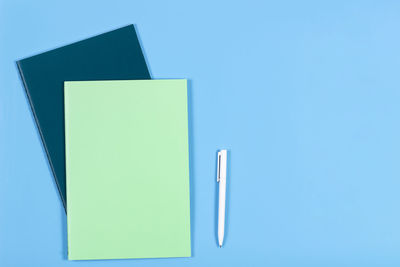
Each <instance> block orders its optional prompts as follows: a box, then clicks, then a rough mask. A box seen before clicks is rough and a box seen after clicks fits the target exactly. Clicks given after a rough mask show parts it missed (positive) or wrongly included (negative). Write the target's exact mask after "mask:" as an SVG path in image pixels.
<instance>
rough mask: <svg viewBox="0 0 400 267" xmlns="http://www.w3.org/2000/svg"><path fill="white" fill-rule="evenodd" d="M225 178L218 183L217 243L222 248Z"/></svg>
mask: <svg viewBox="0 0 400 267" xmlns="http://www.w3.org/2000/svg"><path fill="white" fill-rule="evenodd" d="M225 200H226V178H225V177H224V179H221V180H220V182H219V207H218V243H219V245H220V246H222V243H223V240H224V231H225V230H224V229H225Z"/></svg>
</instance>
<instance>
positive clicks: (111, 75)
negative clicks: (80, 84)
mask: <svg viewBox="0 0 400 267" xmlns="http://www.w3.org/2000/svg"><path fill="white" fill-rule="evenodd" d="M17 65H18V69H19V72H20V75H21V78H22V81H23V84H24V87H25V91H26V94H27V96H28V99H29V102H30V105H31V108H32V112H33V115H34V118H35V120H36V124H37V126H38V129H39V132H40V136H41V139H42V142H43V145H44V148H45V151H46V153H47V157H48V159H49V163H50V166H51V169H52V172H53V175H54V178H55V181H56V184H57V187H58V190H59V193H60V195H61V199H62V202H63V204H64V208H65V207H66V188H65V142H64V102H63V101H64V81H85V80H135V79H150V73H149V71H148V69H147V66H146V61H145V59H144V56H143V53H142V50H141V47H140V44H139V41H138V38H137V36H136V31H135V28H134V26H133V25H129V26H126V27H123V28H120V29H117V30H114V31H111V32H107V33H104V34H101V35H98V36H95V37H92V38H89V39H86V40H83V41H80V42H76V43H73V44H70V45H67V46H64V47H60V48H57V49H54V50H51V51H48V52H45V53H42V54H39V55H36V56H32V57H29V58H25V59H22V60H19V61H17ZM94 186H95V185H94Z"/></svg>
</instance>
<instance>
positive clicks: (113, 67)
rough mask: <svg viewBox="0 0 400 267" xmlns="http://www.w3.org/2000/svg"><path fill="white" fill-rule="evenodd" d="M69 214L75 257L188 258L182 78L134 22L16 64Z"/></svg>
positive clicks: (70, 250)
mask: <svg viewBox="0 0 400 267" xmlns="http://www.w3.org/2000/svg"><path fill="white" fill-rule="evenodd" d="M17 65H18V68H19V71H20V74H21V77H22V80H23V82H24V86H25V90H26V93H27V96H28V98H29V101H30V104H31V107H32V111H33V114H34V117H35V120H36V123H37V126H38V129H39V132H40V136H41V138H42V141H43V145H44V147H45V150H46V153H47V157H48V159H49V162H50V166H51V168H52V171H53V175H54V178H55V181H56V184H57V186H58V189H59V192H60V196H61V199H62V202H63V204H64V207H65V208H66V212H67V221H68V222H67V225H68V258H69V259H70V260H87V259H120V258H157V257H190V255H191V247H190V195H189V151H188V116H187V83H186V80H151V79H150V75H149V71H148V69H147V66H146V62H145V59H144V57H143V53H142V51H141V47H140V44H139V42H138V39H137V36H136V32H135V29H134V27H133V25H130V26H127V27H124V28H121V29H117V30H115V31H112V32H108V33H105V34H102V35H99V36H96V37H93V38H90V39H86V40H83V41H80V42H77V43H74V44H71V45H68V46H65V47H61V48H58V49H55V50H52V51H49V52H46V53H43V54H40V55H36V56H33V57H29V58H26V59H23V60H20V61H18V62H17Z"/></svg>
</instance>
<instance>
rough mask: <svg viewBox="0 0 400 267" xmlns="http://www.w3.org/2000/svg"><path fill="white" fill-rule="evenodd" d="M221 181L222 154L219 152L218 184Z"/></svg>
mask: <svg viewBox="0 0 400 267" xmlns="http://www.w3.org/2000/svg"><path fill="white" fill-rule="evenodd" d="M220 180H221V152H218V159H217V182H219V181H220Z"/></svg>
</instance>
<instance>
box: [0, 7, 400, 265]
mask: <svg viewBox="0 0 400 267" xmlns="http://www.w3.org/2000/svg"><path fill="white" fill-rule="evenodd" d="M399 13H400V3H399V2H396V1H379V2H376V1H331V2H329V3H328V2H321V1H276V2H275V3H273V2H269V1H246V2H244V1H242V2H235V1H209V0H205V1H196V2H194V1H143V2H136V1H76V0H71V1H64V2H58V1H49V0H45V1H40V2H39V1H14V0H13V1H1V2H0V40H1V41H0V58H1V61H0V266H28V265H29V266H42V267H46V266H49V267H50V266H52V267H53V266H71V265H74V266H94V265H96V266H143V267H150V266H166V267H167V266H187V267H195V266H275V267H277V266H278V267H279V266H282V267H283V266H297V267H301V266H307V267H310V266H399V265H400V255H399V253H398V252H399V249H400V227H399V225H400V214H399V212H398V210H399V209H398V203H400V194H399V193H398V191H399V188H400V179H399V177H400V165H399V158H400V138H399V136H400V123H399V115H400V105H399V100H400V90H399V88H400V79H399V74H398V73H399V69H400V49H399V47H400V35H399V34H398V29H399V28H400V16H399ZM130 23H134V24H136V27H137V28H136V29H137V32H138V35H139V38H140V39H141V44H142V46H143V50H144V53H145V55H146V58H147V63H148V66H149V68H150V71H151V74H152V77H154V78H187V79H189V119H190V120H189V128H190V129H189V139H190V160H191V162H190V168H191V205H192V206H191V211H192V215H191V216H192V221H191V222H192V239H193V240H192V249H193V250H192V255H193V257H192V258H187V259H157V260H112V261H96V262H92V261H89V262H85V261H83V262H68V261H67V260H66V253H67V247H66V244H67V240H66V217H65V213H64V211H63V207H62V204H61V200H60V198H59V196H58V193H57V189H56V186H55V184H54V180H53V178H52V177H51V171H50V168H49V166H48V163H47V160H46V156H45V152H44V150H43V147H42V144H41V142H40V137H39V134H38V131H37V129H36V126H35V124H34V120H33V117H32V115H31V111H30V107H29V104H28V101H27V99H26V96H25V93H24V89H23V86H22V83H21V81H20V79H19V76H18V71H17V68H16V66H15V61H16V60H18V59H21V58H24V57H26V56H30V55H34V54H37V53H39V52H43V51H46V50H49V49H53V48H56V47H60V46H62V45H65V44H68V43H71V42H73V41H78V40H81V39H84V38H87V37H90V36H93V35H95V34H99V33H102V32H105V31H108V30H112V29H116V28H118V27H121V26H124V25H127V24H130ZM221 148H228V149H230V154H229V170H228V171H229V172H228V196H227V197H228V199H227V205H228V206H227V227H226V239H225V242H224V244H225V245H224V248H222V249H219V248H218V247H217V240H216V227H217V224H216V220H217V217H216V214H217V213H216V203H217V194H216V193H217V189H216V188H217V183H216V173H215V172H216V152H217V150H218V149H221Z"/></svg>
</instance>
